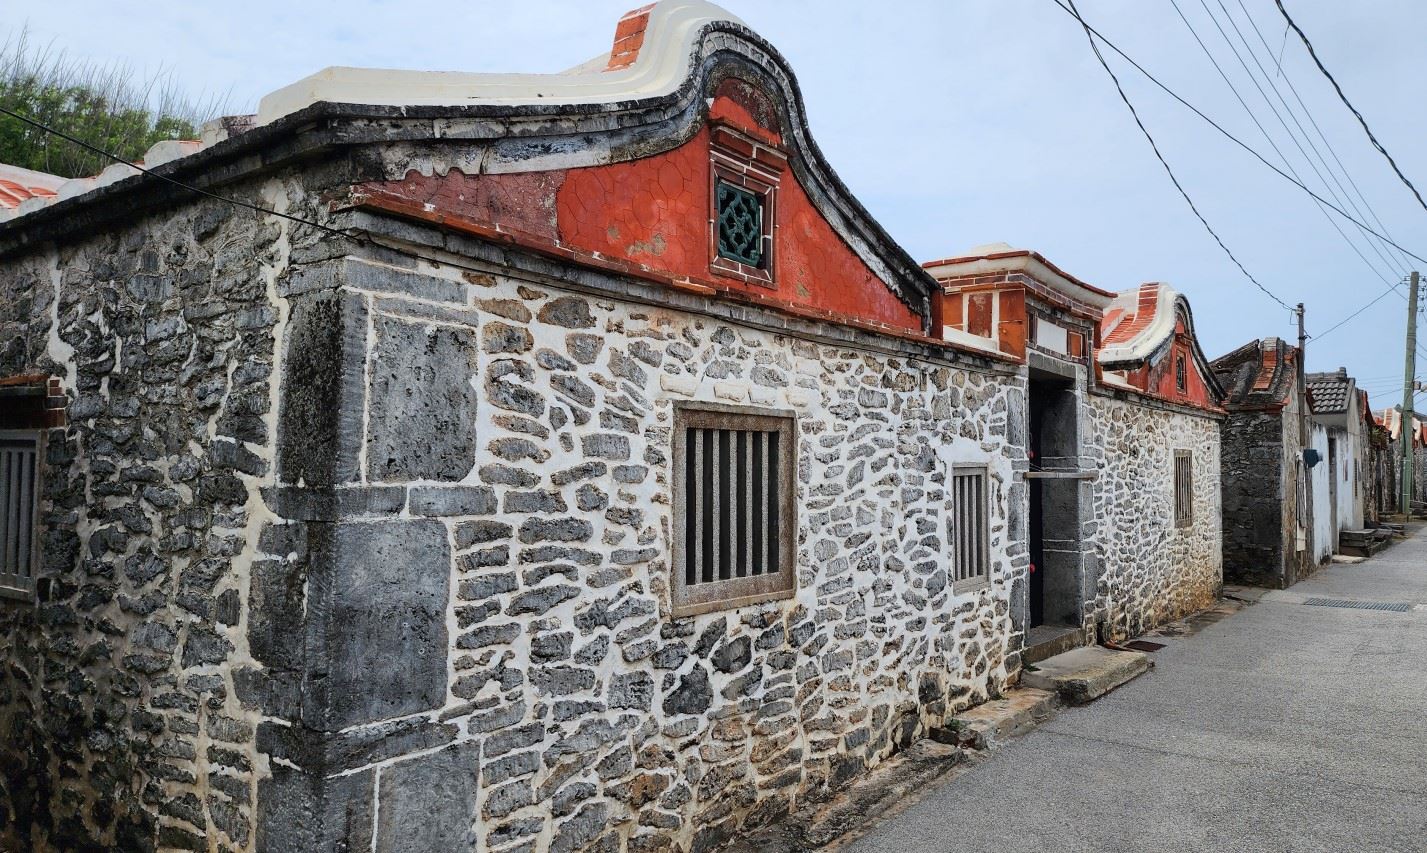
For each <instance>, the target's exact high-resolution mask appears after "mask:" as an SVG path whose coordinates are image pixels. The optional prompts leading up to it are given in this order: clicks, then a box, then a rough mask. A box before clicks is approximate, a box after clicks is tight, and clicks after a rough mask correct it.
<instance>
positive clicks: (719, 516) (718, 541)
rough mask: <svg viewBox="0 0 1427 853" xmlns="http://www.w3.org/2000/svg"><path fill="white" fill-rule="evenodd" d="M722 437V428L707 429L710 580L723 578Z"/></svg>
mask: <svg viewBox="0 0 1427 853" xmlns="http://www.w3.org/2000/svg"><path fill="white" fill-rule="evenodd" d="M723 437H724V433H723V430H719V429H711V430H709V443H710V444H712V445H713V446H712V448H710V452H709V456H710V457H711V459H712V462H713V465H712V466H711V467H712V469H713V478H712V480H711V482H712V483H713V487H712V489H711V491H712V493H713V513H712V515H713V537H712V538H713V552H712V555H711V558H710V560H709V571H708V574H710V575H711V576H712V577H710V578H709V579H710V580H713V579H714V578H718V579H719V580H723V578H724V574H723V561H722V559H721V557H722V556H723V550H724V549H723V533H724V526H723V523H722V522H723V512H724V508H725V503H726V502H725V501H724V500H723V471H722V469H723V452H722V449H721V445H722V444H723Z"/></svg>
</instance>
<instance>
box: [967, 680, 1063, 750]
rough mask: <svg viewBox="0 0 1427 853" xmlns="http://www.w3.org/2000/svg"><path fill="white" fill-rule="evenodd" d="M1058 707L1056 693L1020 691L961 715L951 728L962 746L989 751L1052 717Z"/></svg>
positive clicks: (1033, 689)
mask: <svg viewBox="0 0 1427 853" xmlns="http://www.w3.org/2000/svg"><path fill="white" fill-rule="evenodd" d="M1060 706H1061V701H1060V695H1059V694H1058V693H1056V692H1054V691H1051V690H1037V689H1036V688H1034V687H1022V688H1020V689H1019V690H1012V691H1010V692H1009V693H1007V694H1006V695H1005V696H1004V697H1002V698H1000V699H992V700H991V701H989V702H986V703H984V704H981V705H977V706H976V707H975V708H971V709H968V710H966V711H963V712H962V713H960V714H958V715H957V716H956V719H955V721H954V723H953V728H954V729H955V730H956V734H957V740H958V741H959V742H960V743H961V744H962V745H963V746H970V747H972V748H974V749H991V748H994V747H997V746H1000V745H1001V744H1003V743H1005V742H1006V741H1007V740H1010V739H1011V738H1013V737H1016V736H1017V735H1023V734H1025V733H1026V732H1028V731H1030V730H1031V729H1033V728H1035V727H1036V726H1038V725H1040V724H1041V723H1043V722H1045V721H1046V720H1048V719H1050V718H1051V717H1053V716H1055V712H1056V711H1057V710H1059V709H1060Z"/></svg>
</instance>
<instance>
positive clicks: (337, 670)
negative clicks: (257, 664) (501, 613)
mask: <svg viewBox="0 0 1427 853" xmlns="http://www.w3.org/2000/svg"><path fill="white" fill-rule="evenodd" d="M316 526H317V525H313V527H316ZM331 527H332V529H331V531H330V536H331V542H330V545H329V546H327V547H325V548H322V547H320V548H319V555H318V556H314V558H313V568H312V569H311V574H310V576H309V585H308V607H307V620H308V631H309V636H313V637H314V640H315V641H316V643H320V644H321V646H320V647H321V648H322V649H323V651H322V653H320V654H312V652H309V659H308V673H309V674H308V687H309V691H310V694H311V698H312V700H313V701H312V702H311V703H309V706H308V707H309V709H310V710H308V711H307V712H306V714H305V715H306V716H308V717H309V718H311V716H312V715H313V714H315V715H316V720H314V721H313V723H312V724H313V725H314V727H317V728H324V729H325V728H332V727H335V728H345V727H347V726H352V725H358V724H361V723H368V722H375V721H378V720H385V719H390V718H392V717H398V716H401V715H404V714H412V713H416V712H418V711H426V710H431V709H434V708H437V707H440V705H441V704H442V703H443V702H444V701H445V699H446V653H447V648H448V645H447V635H446V601H447V594H448V585H449V578H450V572H451V569H450V555H449V553H448V549H447V539H446V528H445V526H444V525H442V524H441V523H440V522H438V521H431V520H409V521H385V522H373V523H348V524H337V525H332V526H331ZM312 535H313V534H312V533H309V537H310V538H311V536H312Z"/></svg>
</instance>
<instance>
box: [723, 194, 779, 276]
mask: <svg viewBox="0 0 1427 853" xmlns="http://www.w3.org/2000/svg"><path fill="white" fill-rule="evenodd" d="M714 186H715V188H716V193H717V195H718V256H719V257H720V258H725V259H727V260H730V261H737V262H738V263H740V264H747V265H748V266H751V267H757V268H758V269H763V260H764V258H765V257H766V256H767V255H766V253H765V252H764V250H763V196H761V195H758V194H756V193H751V192H749V191H748V190H746V189H744V188H743V187H739V186H735V185H733V184H731V183H729V182H728V181H725V180H723V179H722V178H719V179H717V180H715V181H714Z"/></svg>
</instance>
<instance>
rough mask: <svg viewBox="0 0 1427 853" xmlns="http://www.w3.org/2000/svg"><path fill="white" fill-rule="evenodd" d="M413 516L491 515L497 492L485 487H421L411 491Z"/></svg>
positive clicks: (494, 509)
mask: <svg viewBox="0 0 1427 853" xmlns="http://www.w3.org/2000/svg"><path fill="white" fill-rule="evenodd" d="M410 509H411V514H412V515H426V516H449V515H490V514H492V513H494V512H495V511H496V498H495V491H494V490H492V489H489V488H486V487H484V486H419V487H414V488H412V490H411V498H410Z"/></svg>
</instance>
